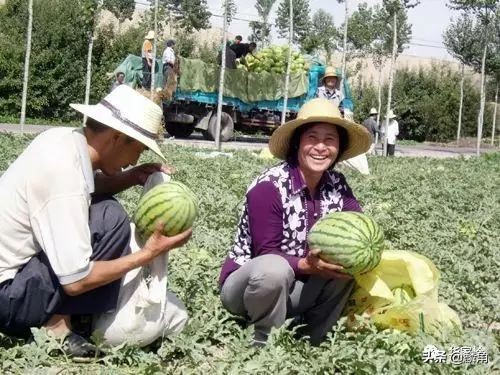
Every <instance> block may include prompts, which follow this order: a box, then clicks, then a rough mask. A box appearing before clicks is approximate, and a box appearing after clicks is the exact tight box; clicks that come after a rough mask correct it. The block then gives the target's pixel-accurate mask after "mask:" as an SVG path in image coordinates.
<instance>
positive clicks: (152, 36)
mask: <svg viewBox="0 0 500 375" xmlns="http://www.w3.org/2000/svg"><path fill="white" fill-rule="evenodd" d="M154 38H155V32H154V31H153V30H150V31H148V33H147V35H146V36H145V37H144V39H154Z"/></svg>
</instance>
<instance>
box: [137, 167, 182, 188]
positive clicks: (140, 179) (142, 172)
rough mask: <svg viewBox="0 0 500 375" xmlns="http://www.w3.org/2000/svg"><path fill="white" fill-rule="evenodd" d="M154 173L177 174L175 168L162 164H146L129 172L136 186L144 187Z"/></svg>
mask: <svg viewBox="0 0 500 375" xmlns="http://www.w3.org/2000/svg"><path fill="white" fill-rule="evenodd" d="M154 172H163V173H166V174H173V173H175V168H174V167H170V166H168V165H165V164H160V163H145V164H141V165H138V166H137V167H134V168H131V169H130V170H128V171H127V173H129V174H130V177H131V179H132V180H133V181H134V184H135V185H141V186H143V185H144V184H145V183H146V180H147V179H148V177H149V176H150V175H151V174H152V173H154Z"/></svg>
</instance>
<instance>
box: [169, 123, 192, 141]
mask: <svg viewBox="0 0 500 375" xmlns="http://www.w3.org/2000/svg"><path fill="white" fill-rule="evenodd" d="M165 129H166V130H167V132H168V134H170V135H172V136H174V137H176V138H188V137H189V136H190V135H191V134H192V133H193V131H194V125H193V124H184V123H181V122H167V123H166V125H165Z"/></svg>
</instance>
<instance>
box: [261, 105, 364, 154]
mask: <svg viewBox="0 0 500 375" xmlns="http://www.w3.org/2000/svg"><path fill="white" fill-rule="evenodd" d="M311 123H327V124H332V125H336V126H340V127H341V128H344V129H345V130H346V132H347V138H348V139H347V145H346V148H345V149H344V151H343V152H342V154H341V155H340V156H339V158H338V161H342V160H347V159H350V158H353V157H355V156H357V155H361V154H364V153H365V152H367V151H368V150H369V148H370V146H371V143H372V140H371V136H370V133H369V132H368V130H367V129H366V128H365V127H364V126H362V125H360V124H356V123H355V122H352V121H349V120H346V119H344V118H343V117H342V115H341V114H340V111H339V109H338V107H337V106H336V105H334V104H333V103H331V102H330V101H328V100H327V99H323V98H317V99H312V100H310V101H309V102H307V103H305V104H304V105H303V106H302V107H301V108H300V110H299V113H298V114H297V118H296V119H294V120H291V121H288V122H286V123H285V124H283V125H281V126H280V127H279V128H278V129H276V130H275V131H274V133H273V135H272V136H271V139H270V140H269V150H270V151H271V153H272V154H273V155H274V156H276V157H277V158H278V159H282V160H285V159H286V158H287V156H288V150H289V148H290V141H291V139H292V136H293V133H294V132H295V130H297V129H298V128H299V127H301V126H302V125H306V124H311Z"/></svg>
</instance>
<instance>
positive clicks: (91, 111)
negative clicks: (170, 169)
mask: <svg viewBox="0 0 500 375" xmlns="http://www.w3.org/2000/svg"><path fill="white" fill-rule="evenodd" d="M70 106H71V107H72V108H73V109H76V110H77V111H78V112H81V113H83V114H84V115H86V116H88V117H90V118H93V119H94V120H96V121H98V122H100V123H101V124H104V125H106V126H109V127H110V128H113V129H115V130H118V131H119V132H120V133H123V134H126V135H128V136H129V137H131V138H134V139H136V140H137V141H139V142H141V143H142V144H144V145H145V146H146V147H148V148H149V149H150V150H151V151H153V152H155V153H156V154H157V155H158V156H159V157H161V158H162V159H163V161H166V159H165V156H163V154H162V152H161V151H160V147H159V146H158V144H157V143H156V140H157V139H158V136H159V134H160V132H161V131H162V124H161V118H162V116H163V111H162V109H161V108H160V107H159V106H158V105H157V104H155V103H153V102H152V101H151V100H149V99H148V98H146V97H145V96H143V95H141V94H139V93H138V92H137V91H135V90H134V89H132V88H131V87H129V86H127V85H120V86H118V87H117V88H116V89H114V90H113V91H112V92H111V93H109V94H108V95H107V96H106V97H105V98H104V99H103V100H101V102H100V103H98V104H96V105H85V104H70Z"/></svg>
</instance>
